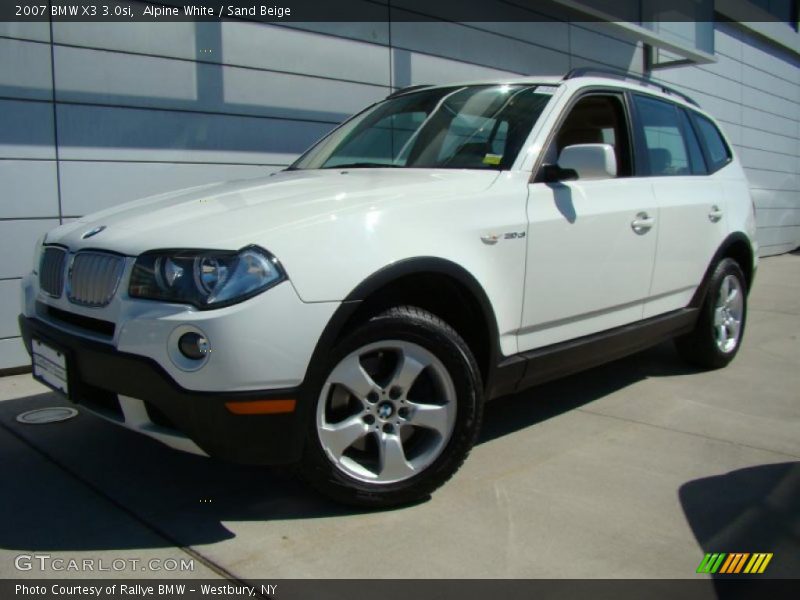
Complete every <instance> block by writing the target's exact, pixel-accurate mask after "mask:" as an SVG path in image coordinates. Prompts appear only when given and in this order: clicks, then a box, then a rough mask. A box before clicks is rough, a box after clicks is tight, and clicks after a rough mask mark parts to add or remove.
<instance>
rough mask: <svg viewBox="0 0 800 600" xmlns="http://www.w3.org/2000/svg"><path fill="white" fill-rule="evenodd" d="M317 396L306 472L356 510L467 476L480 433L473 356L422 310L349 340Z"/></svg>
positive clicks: (372, 323)
mask: <svg viewBox="0 0 800 600" xmlns="http://www.w3.org/2000/svg"><path fill="white" fill-rule="evenodd" d="M318 389H319V392H318V395H317V403H316V407H315V410H314V411H313V414H312V415H310V416H311V417H312V418H311V419H310V422H309V424H308V426H309V432H308V443H307V447H306V452H305V456H304V459H303V463H302V467H301V472H302V475H303V476H304V478H305V479H306V480H307V481H309V482H310V483H311V484H312V485H314V486H315V487H316V488H318V489H319V490H321V491H322V492H324V493H325V494H327V495H329V496H331V497H333V498H334V499H336V500H339V501H342V502H346V503H349V504H356V505H361V506H373V507H381V506H391V505H396V504H403V503H408V502H413V501H415V500H419V499H421V498H424V497H426V496H427V495H429V494H430V493H431V492H432V491H433V490H434V489H436V488H437V487H439V486H440V485H442V484H443V483H444V482H445V481H447V480H448V479H449V478H450V477H451V476H452V475H453V473H455V471H456V470H457V469H458V468H459V466H460V465H461V464H462V462H463V461H464V459H465V458H466V456H467V454H468V453H469V450H470V448H471V447H472V445H473V443H474V441H475V437H476V435H477V432H478V428H479V425H480V419H481V409H482V394H481V383H480V375H479V372H478V369H477V365H476V364H475V359H474V358H473V356H472V353H471V351H470V349H469V347H468V346H467V345H466V344H465V343H464V341H463V340H462V339H461V337H460V336H459V335H458V334H457V333H456V332H455V331H454V330H453V329H452V328H451V327H450V326H448V325H447V324H446V323H444V322H443V321H442V320H441V319H439V318H438V317H436V316H434V315H432V314H430V313H428V312H426V311H423V310H421V309H418V308H414V307H398V308H393V309H391V310H389V311H387V312H385V313H383V314H381V315H378V316H377V317H374V318H373V319H371V320H369V321H368V322H366V323H364V324H363V325H361V326H360V327H359V328H358V329H357V330H355V331H354V332H353V333H352V334H351V335H349V336H348V337H347V338H345V339H344V340H343V341H342V342H341V343H340V344H339V345H338V346H337V347H336V348H335V349H334V351H333V353H332V355H331V360H330V364H329V368H328V369H327V374H326V375H325V380H324V381H323V382H322V383H321V385H320V386H319V388H318Z"/></svg>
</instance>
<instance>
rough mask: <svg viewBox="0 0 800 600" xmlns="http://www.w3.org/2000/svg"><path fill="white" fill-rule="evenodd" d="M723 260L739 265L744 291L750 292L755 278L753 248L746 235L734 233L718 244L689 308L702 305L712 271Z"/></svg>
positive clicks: (739, 232) (738, 232)
mask: <svg viewBox="0 0 800 600" xmlns="http://www.w3.org/2000/svg"><path fill="white" fill-rule="evenodd" d="M724 258H732V259H733V260H735V261H736V262H737V263H738V264H739V267H740V268H741V269H742V273H744V278H745V287H746V290H747V292H748V293H749V292H750V289H751V288H752V285H753V279H754V277H755V264H754V259H755V256H754V254H753V246H752V244H751V243H750V238H749V237H747V235H746V234H744V233H743V232H741V231H736V232H734V233H731V234H730V235H728V237H726V238H725V239H724V240H723V242H722V243H721V244H720V246H719V248H717V251H716V252H715V253H714V257H713V258H712V259H711V262H709V264H708V267H707V268H706V272H705V274H704V275H703V280H702V282H701V284H700V286H699V287H698V288H697V291H696V292H695V294H694V297H693V298H692V301H691V303H690V306H692V307H697V308H699V307H700V306H702V305H703V301H704V300H705V297H706V294H707V293H708V285H709V282H710V280H711V276H712V274H713V273H714V269H715V268H716V266H717V264H719V262H720V261H721V260H722V259H724Z"/></svg>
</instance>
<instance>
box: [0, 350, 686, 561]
mask: <svg viewBox="0 0 800 600" xmlns="http://www.w3.org/2000/svg"><path fill="white" fill-rule="evenodd" d="M687 372H691V370H689V369H688V368H686V367H684V366H683V364H682V363H681V362H680V361H679V360H678V358H677V356H676V355H675V353H674V351H673V350H672V348H671V346H669V345H664V346H659V347H656V348H653V349H651V350H648V351H645V352H643V353H640V354H638V355H635V356H631V357H628V358H626V359H623V360H618V361H616V362H614V363H611V364H608V365H605V366H602V367H598V368H595V369H592V370H590V371H586V372H584V373H582V374H580V375H576V376H572V377H568V378H565V379H561V380H559V381H556V382H552V383H549V384H545V385H541V386H539V387H537V388H534V389H532V390H529V391H526V392H524V393H520V394H516V395H513V396H508V397H506V398H504V399H502V400H497V401H494V402H490V403H488V404H487V406H486V411H485V422H484V427H483V431H482V434H481V436H480V438H479V442H478V443H484V442H486V441H489V440H491V439H495V438H497V437H500V436H503V435H508V434H510V433H512V432H514V431H517V430H520V429H524V428H526V427H530V426H532V425H535V424H536V423H540V422H542V421H545V420H547V419H550V418H553V417H556V416H558V415H560V414H562V413H565V412H568V411H570V410H573V409H575V408H577V407H580V406H583V405H585V404H588V403H591V402H593V401H594V400H596V399H598V398H602V397H603V396H605V395H607V394H610V393H612V392H614V391H615V390H618V389H620V388H623V387H625V386H628V385H630V384H631V383H634V382H635V381H638V380H641V379H643V378H647V377H665V376H672V375H682V374H685V373H687ZM65 403H66V401H65V400H62V399H60V398H59V397H58V396H56V395H54V394H50V393H46V394H39V395H34V396H28V397H24V398H19V399H15V400H7V401H4V402H0V440H6V443H4V444H3V445H0V448H4V447H9V448H11V449H12V450H10V451H5V452H3V453H2V454H3V457H2V461H1V462H0V465H2V471H1V473H2V478H3V482H4V484H3V487H4V490H5V492H6V493H4V494H0V515H3V517H2V518H0V548H6V549H19V550H28V551H31V550H33V551H41V550H47V551H63V550H72V551H78V550H105V549H128V548H153V547H160V546H163V547H167V546H173V545H182V546H195V545H202V544H209V543H215V542H219V541H222V540H226V539H230V538H232V537H234V534H233V533H232V532H231V531H230V530H228V529H227V528H226V527H225V525H224V523H225V522H233V521H268V520H274V521H291V520H293V519H314V518H324V517H331V516H347V515H354V514H358V513H359V512H362V511H359V510H357V509H352V508H347V507H344V506H341V505H338V504H336V503H333V502H332V501H329V500H327V499H326V498H324V497H322V496H321V495H319V494H317V493H316V492H314V491H313V490H311V489H310V488H308V487H307V486H305V485H304V484H303V483H301V482H300V481H299V480H298V479H297V478H296V477H295V476H294V474H293V473H292V472H291V470H288V469H287V470H281V469H274V468H272V469H270V468H263V467H253V466H243V465H235V464H231V463H227V462H222V461H218V460H214V459H209V458H203V457H198V456H194V455H190V454H185V453H182V452H176V451H173V450H171V449H169V448H166V447H165V446H162V445H161V444H159V443H157V442H155V441H152V440H150V439H148V438H145V437H143V436H141V435H139V434H136V433H133V432H129V431H126V430H124V429H121V428H120V427H118V426H116V425H113V424H110V423H106V422H105V421H103V420H101V419H99V418H98V417H95V416H93V415H90V414H87V413H85V412H83V411H81V413H80V414H79V415H78V416H77V417H76V418H74V419H72V420H70V421H66V422H63V423H53V424H47V425H24V424H20V423H17V422H16V421H15V417H16V415H18V414H20V413H22V412H24V411H27V410H32V409H35V408H41V407H46V406H59V405H64V404H65ZM31 454H38V457H36V460H30V455H31ZM64 471H66V476H65V474H64ZM76 480H77V483H76ZM86 498H91V502H87V501H86V500H85V499H86ZM98 503H99V508H98ZM120 514H122V516H120ZM120 519H122V520H126V521H127V522H128V526H126V527H122V526H121V525H120V524H119V522H120ZM131 521H132V522H133V525H134V526H131V525H132V523H131ZM98 523H99V524H101V525H103V524H105V525H103V526H98ZM89 524H91V525H92V526H89ZM106 525H107V526H106ZM142 526H144V527H142ZM142 529H144V530H149V533H148V535H142V533H141V530H142ZM287 532H288V528H287Z"/></svg>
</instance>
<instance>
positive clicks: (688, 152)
mask: <svg viewBox="0 0 800 600" xmlns="http://www.w3.org/2000/svg"><path fill="white" fill-rule="evenodd" d="M754 231H755V218H754V209H753V204H752V201H751V199H750V195H749V191H748V187H747V182H746V179H745V176H744V173H743V170H742V167H741V165H740V163H739V161H738V160H737V158H736V156H735V155H734V154H733V152H732V151H731V148H730V145H729V144H728V143H727V142H726V141H725V138H724V137H723V135H722V134H721V133H720V130H719V128H718V127H717V125H715V123H714V121H713V119H712V118H711V117H710V116H709V115H707V114H706V113H704V112H703V111H702V110H700V109H699V108H698V107H697V106H696V105H695V104H694V103H693V102H692V101H691V100H690V99H688V98H686V97H684V96H682V95H680V94H679V93H677V92H675V91H673V90H670V89H668V88H665V87H663V86H657V85H654V84H651V83H648V82H645V81H634V80H632V79H631V78H625V77H621V76H620V77H617V76H614V75H613V74H598V73H595V72H589V71H585V70H584V71H578V72H571V73H570V74H569V75H567V76H566V77H564V78H563V79H556V78H543V79H542V78H531V79H525V80H517V81H502V82H488V83H470V84H463V85H455V84H453V85H446V86H420V87H415V88H409V89H405V90H401V91H399V92H396V93H395V94H393V95H391V96H389V97H388V98H387V99H386V100H384V101H382V102H379V103H377V104H375V105H373V106H370V107H369V108H367V109H366V110H364V111H363V112H361V113H359V114H358V115H356V116H355V117H353V118H352V119H350V120H349V121H347V122H345V123H344V124H343V125H341V126H340V127H339V128H337V129H335V130H334V131H333V132H332V133H330V134H329V135H328V136H327V137H325V138H324V139H322V140H321V141H320V142H318V143H317V144H316V145H314V146H313V147H312V148H311V149H310V150H309V151H307V152H306V153H305V154H303V155H302V156H301V157H300V158H299V159H298V160H297V161H296V162H295V163H294V164H293V165H292V166H291V167H289V168H288V169H286V170H285V171H282V172H280V173H275V174H272V175H271V176H268V177H265V178H263V179H254V180H246V181H237V182H231V183H225V184H219V185H208V186H202V187H196V188H192V189H188V190H182V191H179V192H175V193H169V194H164V195H161V196H157V197H154V198H148V199H145V200H141V201H137V202H133V203H130V204H126V205H123V206H119V207H116V208H113V209H110V210H106V211H103V212H100V213H96V214H93V215H90V216H87V217H84V218H82V219H80V220H78V221H75V222H72V223H68V224H65V225H62V226H61V227H58V228H57V229H55V230H53V231H51V232H50V233H48V234H47V235H46V236H45V238H44V239H43V240H42V242H41V244H40V247H39V249H38V251H37V258H36V262H35V267H34V271H33V272H32V273H31V274H29V275H28V276H27V277H25V278H24V280H23V314H22V315H21V316H20V326H21V329H22V334H23V336H24V339H25V343H26V345H27V348H28V351H29V352H30V353H31V354H32V357H33V372H34V376H35V377H37V378H38V379H40V380H41V381H43V382H45V383H47V384H49V385H50V386H52V387H54V388H56V389H60V390H61V391H63V392H64V393H66V394H67V395H68V396H69V397H70V399H72V400H73V401H75V402H77V403H79V404H81V405H82V406H85V407H86V408H87V409H89V410H92V411H94V412H96V413H97V414H100V415H102V416H104V417H106V418H108V419H110V420H112V421H116V422H117V423H119V424H121V425H124V426H125V427H128V428H130V429H133V430H135V431H139V432H141V433H143V434H145V435H148V436H151V437H153V438H155V439H157V440H160V441H162V442H164V443H166V444H168V445H170V446H173V447H175V448H179V449H182V450H187V451H191V452H196V453H200V454H208V455H210V456H215V457H220V458H224V459H229V460H233V461H238V462H245V463H252V464H296V465H297V466H298V471H299V473H300V474H301V475H302V476H303V477H304V478H305V479H306V480H307V481H309V482H310V483H311V484H313V485H314V486H315V487H317V488H318V489H320V490H322V491H323V492H325V493H327V494H329V495H330V496H332V497H334V498H336V499H338V500H340V501H344V502H348V503H353V504H360V505H367V506H387V505H394V504H400V503H405V502H410V501H413V500H416V499H419V498H422V497H425V496H426V495H428V494H430V493H431V492H432V491H433V490H434V489H435V488H437V487H438V486H440V485H441V484H442V483H443V482H445V481H446V480H447V479H448V478H449V477H451V476H452V475H453V473H454V472H455V471H456V470H457V469H458V467H459V466H460V465H461V463H462V462H463V461H464V459H465V457H466V456H467V454H468V452H469V450H470V448H471V446H472V445H473V443H474V441H475V438H476V435H477V433H478V430H479V427H480V424H481V415H482V407H483V403H484V401H485V400H488V399H491V398H495V397H497V396H501V395H503V394H507V393H510V392H514V391H518V390H521V389H524V388H526V387H529V386H531V385H533V384H536V383H540V382H542V381H545V380H548V379H552V378H555V377H558V376H561V375H563V374H566V373H568V372H573V371H576V370H579V369H583V368H587V367H591V366H594V365H597V364H599V363H601V362H604V361H608V360H612V359H615V358H618V357H620V356H623V355H625V354H627V353H630V352H634V351H637V350H640V349H642V348H645V347H646V346H649V345H652V344H655V343H658V342H660V341H663V340H665V339H669V338H675V340H676V343H677V347H678V349H679V351H680V353H681V354H682V355H683V356H684V357H685V358H686V359H688V360H689V361H691V362H692V363H694V364H696V365H700V366H703V367H708V368H717V367H723V366H725V365H726V364H727V363H728V362H730V361H731V360H732V359H733V357H734V356H735V355H736V352H737V350H738V349H739V346H740V344H741V340H742V334H743V331H744V325H745V318H746V306H747V304H746V303H747V293H748V290H749V289H750V287H751V285H752V281H753V276H754V273H755V267H756V245H755V242H754Z"/></svg>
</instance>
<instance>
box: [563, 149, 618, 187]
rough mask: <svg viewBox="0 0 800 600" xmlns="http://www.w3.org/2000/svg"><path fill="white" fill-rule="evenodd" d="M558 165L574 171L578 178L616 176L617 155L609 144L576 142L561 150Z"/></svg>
mask: <svg viewBox="0 0 800 600" xmlns="http://www.w3.org/2000/svg"><path fill="white" fill-rule="evenodd" d="M558 167H559V169H561V170H562V171H563V170H573V171H575V172H576V173H577V174H578V179H608V178H611V177H616V176H617V157H616V155H615V154H614V148H613V147H612V146H611V144H576V145H574V146H567V147H566V148H564V149H563V150H562V151H561V155H560V156H559V157H558Z"/></svg>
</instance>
